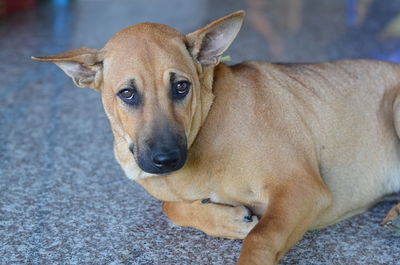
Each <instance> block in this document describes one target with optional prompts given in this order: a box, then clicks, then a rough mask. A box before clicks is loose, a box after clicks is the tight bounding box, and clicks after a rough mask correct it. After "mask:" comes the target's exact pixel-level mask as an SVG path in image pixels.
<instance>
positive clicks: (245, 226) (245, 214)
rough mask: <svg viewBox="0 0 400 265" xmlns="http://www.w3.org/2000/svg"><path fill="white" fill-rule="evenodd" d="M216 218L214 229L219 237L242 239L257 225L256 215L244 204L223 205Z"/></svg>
mask: <svg viewBox="0 0 400 265" xmlns="http://www.w3.org/2000/svg"><path fill="white" fill-rule="evenodd" d="M224 207H226V209H225V210H224V211H223V212H221V216H219V220H217V222H218V223H217V225H216V228H217V229H216V230H217V233H218V234H219V235H218V236H219V237H224V238H230V239H244V238H245V237H246V236H247V235H248V234H249V233H250V231H251V230H252V229H253V228H254V227H255V226H256V225H257V223H258V217H257V216H255V215H253V214H252V212H251V211H250V210H249V209H248V208H246V207H245V206H224Z"/></svg>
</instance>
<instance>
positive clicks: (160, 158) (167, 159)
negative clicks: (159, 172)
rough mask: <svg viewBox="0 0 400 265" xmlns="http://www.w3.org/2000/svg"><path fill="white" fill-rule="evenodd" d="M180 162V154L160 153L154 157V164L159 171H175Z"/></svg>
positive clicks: (174, 152)
mask: <svg viewBox="0 0 400 265" xmlns="http://www.w3.org/2000/svg"><path fill="white" fill-rule="evenodd" d="M178 162H179V152H177V151H173V152H168V153H158V154H155V155H154V156H153V163H154V166H156V167H157V168H159V169H163V170H165V169H174V168H175V167H176V166H177V165H178Z"/></svg>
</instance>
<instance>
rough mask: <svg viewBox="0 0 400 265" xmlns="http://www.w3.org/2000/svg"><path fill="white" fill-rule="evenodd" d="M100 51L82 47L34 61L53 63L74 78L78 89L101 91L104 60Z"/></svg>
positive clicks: (39, 57) (37, 58)
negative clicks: (86, 88)
mask: <svg viewBox="0 0 400 265" xmlns="http://www.w3.org/2000/svg"><path fill="white" fill-rule="evenodd" d="M101 57H102V56H101V52H100V51H99V50H96V49H93V48H88V47H82V48H79V49H75V50H72V51H69V52H65V53H62V54H57V55H52V56H37V57H35V56H32V59H33V60H38V61H42V62H53V63H55V64H56V65H57V66H58V67H60V68H61V69H62V70H63V71H64V72H65V73H66V74H67V75H68V76H70V77H71V78H72V80H73V81H74V83H75V85H77V86H78V87H89V88H93V89H95V90H96V91H100V83H101V81H102V68H103V62H102V61H103V59H102V58H101Z"/></svg>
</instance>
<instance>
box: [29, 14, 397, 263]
mask: <svg viewBox="0 0 400 265" xmlns="http://www.w3.org/2000/svg"><path fill="white" fill-rule="evenodd" d="M243 18H244V12H243V11H238V12H235V13H232V14H230V15H228V16H225V17H223V18H221V19H218V20H216V21H214V22H212V23H210V24H209V25H207V26H205V27H203V28H201V29H199V30H197V31H195V32H192V33H190V34H187V35H183V34H182V33H180V32H178V31H177V30H175V29H173V28H170V27H168V26H165V25H162V24H155V23H141V24H137V25H134V26H130V27H128V28H125V29H123V30H121V31H119V32H118V33H116V34H115V35H114V36H113V37H112V38H111V39H110V40H109V41H108V42H107V44H106V45H105V47H104V48H102V49H101V50H96V49H92V48H86V47H83V48H79V49H75V50H72V51H70V52H66V53H63V54H59V55H54V56H45V57H32V58H33V59H35V60H39V61H43V62H53V63H55V64H56V65H57V66H59V67H60V68H61V69H62V70H63V71H64V72H65V73H66V74H67V75H68V76H70V77H71V78H72V80H73V82H74V83H75V84H76V85H77V86H78V87H89V88H93V89H95V90H96V91H99V92H101V98H102V103H103V106H104V110H105V112H106V114H107V116H108V119H109V121H110V124H111V127H112V132H113V135H114V152H115V156H116V159H117V161H118V162H119V164H120V165H121V167H122V168H123V170H124V171H125V173H126V175H127V176H128V177H129V178H131V179H133V180H135V181H136V182H137V183H139V184H140V185H142V186H143V187H144V188H145V189H146V190H147V191H148V192H149V193H150V194H151V195H153V196H154V197H155V198H157V199H159V200H162V201H163V211H164V213H165V214H166V215H167V216H168V217H169V218H170V219H171V220H172V221H173V222H174V223H175V224H177V225H180V226H185V227H192V228H196V229H199V230H201V231H204V232H205V233H207V234H208V235H211V236H216V237H223V238H232V239H244V241H243V247H242V249H241V253H240V257H239V260H238V263H237V264H240V265H249V264H277V263H278V261H279V259H280V258H281V257H282V256H283V255H284V253H285V252H286V251H287V250H288V249H289V248H290V247H291V246H292V245H293V244H294V243H296V242H297V241H298V240H299V239H300V238H301V237H302V236H303V234H304V233H305V232H306V231H307V230H310V229H316V228H321V227H325V226H328V225H331V224H334V223H336V222H338V221H340V220H343V219H345V218H348V217H350V216H353V215H356V214H358V213H361V212H363V211H365V210H366V209H367V208H368V207H370V206H371V205H373V204H374V203H375V202H377V201H378V200H379V199H380V198H381V197H382V196H384V195H386V194H390V193H394V192H398V191H400V163H399V162H400V142H399V132H400V116H399V115H400V97H399V93H400V66H399V65H397V64H394V63H389V62H383V61H373V60H340V61H334V62H324V63H304V64H298V63H295V64H282V63H268V62H244V63H240V64H236V65H232V66H228V65H226V64H224V63H222V62H220V60H221V56H222V54H223V53H224V52H225V51H226V49H227V48H228V47H229V45H230V44H231V43H232V41H233V40H234V38H235V37H236V35H237V33H238V32H239V29H240V27H241V25H242V22H243ZM399 211H400V204H399V205H397V206H395V207H394V208H393V209H392V210H391V211H390V212H389V214H388V216H387V217H386V218H385V219H384V222H385V223H391V222H393V220H397V219H398V218H399Z"/></svg>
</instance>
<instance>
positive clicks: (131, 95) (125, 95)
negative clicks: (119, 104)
mask: <svg viewBox="0 0 400 265" xmlns="http://www.w3.org/2000/svg"><path fill="white" fill-rule="evenodd" d="M118 97H119V98H120V99H122V100H123V101H124V102H126V103H128V104H131V105H132V104H135V103H136V101H137V96H136V92H135V90H134V89H132V88H124V89H122V90H121V91H119V92H118Z"/></svg>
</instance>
